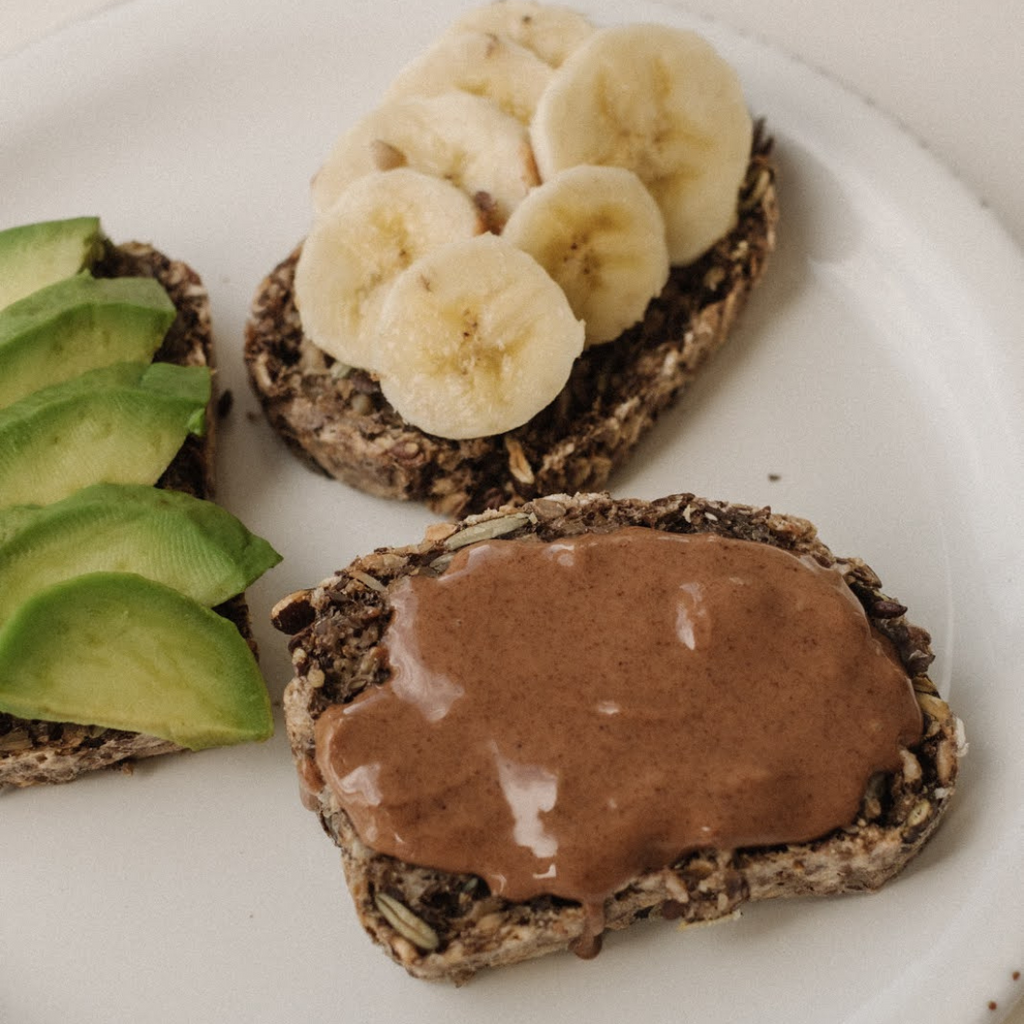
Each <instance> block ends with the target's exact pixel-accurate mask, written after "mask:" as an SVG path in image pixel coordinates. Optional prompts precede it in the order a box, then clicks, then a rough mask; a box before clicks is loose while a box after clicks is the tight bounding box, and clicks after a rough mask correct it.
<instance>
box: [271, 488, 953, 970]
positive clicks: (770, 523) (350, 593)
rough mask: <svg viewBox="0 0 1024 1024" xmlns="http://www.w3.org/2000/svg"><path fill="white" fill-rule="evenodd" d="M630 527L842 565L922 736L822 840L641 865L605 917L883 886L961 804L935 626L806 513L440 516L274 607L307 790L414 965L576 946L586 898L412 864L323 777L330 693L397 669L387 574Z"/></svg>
mask: <svg viewBox="0 0 1024 1024" xmlns="http://www.w3.org/2000/svg"><path fill="white" fill-rule="evenodd" d="M623 526H645V527H650V528H653V529H658V530H667V531H671V532H674V533H716V534H720V535H723V536H728V537H736V538H740V539H744V540H751V541H756V542H758V543H762V544H771V545H773V546H776V547H780V548H784V549H786V550H789V551H793V552H795V553H798V554H809V555H812V556H814V557H815V558H816V559H818V560H819V561H820V562H821V563H823V564H825V565H828V566H832V565H836V564H838V565H839V566H841V567H842V571H843V574H844V577H845V579H846V581H847V583H848V585H849V586H850V588H851V590H852V591H853V593H854V594H855V595H856V596H857V598H858V599H859V600H860V602H861V604H862V605H863V606H864V608H865V611H866V612H867V615H868V617H869V619H870V620H871V622H872V623H873V624H874V625H875V626H876V627H877V628H878V629H879V630H881V632H882V633H884V634H885V635H886V636H888V637H889V638H890V639H891V640H892V641H893V643H894V645H895V647H896V650H897V651H898V653H899V657H900V658H901V660H902V662H903V664H904V666H905V667H906V669H907V672H908V673H909V675H910V676H911V677H912V679H913V685H914V689H915V691H916V694H917V699H918V703H919V705H920V707H921V710H922V712H923V719H924V736H923V739H922V741H921V742H920V743H919V744H917V745H916V746H915V747H913V748H912V749H909V750H906V751H905V752H904V753H903V766H902V770H900V771H898V772H896V773H893V774H891V775H878V776H876V777H875V778H874V779H873V780H872V782H871V784H870V786H869V787H868V790H867V792H866V793H865V794H864V799H863V802H862V805H861V809H860V813H859V815H858V817H857V819H856V821H853V822H851V823H850V825H849V826H848V827H847V828H845V829H842V830H839V831H836V832H833V833H830V834H828V835H826V836H824V837H822V838H821V839H818V840H815V841H813V842H809V843H801V844H793V845H785V846H776V847H771V848H758V849H737V850H710V849H709V850H702V851H700V852H697V853H693V854H690V855H687V856H684V857H681V858H680V859H679V860H678V861H677V862H675V863H674V864H672V865H670V866H669V867H666V868H665V869H663V870H659V871H650V872H646V873H644V874H642V875H640V876H638V877H636V878H634V879H633V880H632V881H631V882H630V883H629V884H628V885H627V886H625V887H624V888H623V889H621V890H620V891H619V892H617V893H615V894H614V896H612V897H611V898H610V899H609V900H607V901H606V903H605V907H604V910H605V915H606V927H608V928H614V929H619V928H624V927H626V926H627V925H629V924H632V923H633V922H635V921H638V920H640V919H643V918H648V917H651V918H657V917H661V918H670V919H677V920H679V921H681V922H685V923H698V922H705V921H714V920H718V919H723V918H727V917H730V916H733V915H735V913H736V911H737V908H738V907H739V906H740V905H741V904H742V903H743V902H744V901H746V900H764V899H772V898H775V897H783V896H803V895H829V894H834V893H842V892H855V891H862V890H873V889H877V888H878V887H879V886H881V885H882V884H883V883H884V882H885V881H887V880H888V879H889V878H891V877H892V876H893V875H895V874H896V873H897V872H899V871H900V870H901V869H902V868H903V867H904V866H905V865H906V864H907V862H908V861H909V860H911V858H913V857H914V856H915V854H917V852H918V851H919V850H920V849H921V847H922V846H923V844H924V843H925V841H926V840H927V839H928V838H929V836H930V835H931V834H932V833H933V832H934V830H935V828H936V826H937V825H938V824H939V821H940V819H941V818H942V816H943V814H944V812H945V811H946V808H947V807H948V805H949V801H950V798H951V796H952V794H953V790H954V787H955V783H956V777H957V771H958V765H959V757H960V754H961V752H962V749H963V744H962V739H961V729H960V725H959V722H958V721H957V720H956V719H955V718H954V716H953V715H952V713H951V712H950V709H949V707H948V706H947V704H946V703H945V702H944V701H943V700H941V699H940V698H939V696H938V694H937V692H936V689H935V686H934V685H933V683H932V682H931V680H930V679H929V678H928V675H927V670H928V666H929V665H930V663H931V661H932V652H931V649H930V638H929V636H928V634H927V633H926V632H925V631H924V630H922V629H920V628H918V627H916V626H913V625H911V624H909V623H908V621H907V619H906V617H905V611H906V609H905V608H904V607H903V606H902V605H900V604H899V603H898V602H896V601H894V600H892V599H891V598H889V597H887V596H885V594H884V593H883V592H882V590H881V583H880V581H879V579H878V577H877V576H876V575H875V573H874V572H872V570H871V569H870V568H869V567H868V566H867V565H865V564H864V563H863V562H862V561H860V560H859V559H856V558H837V557H836V556H835V555H833V554H832V552H831V551H829V549H828V548H827V547H826V546H825V545H824V544H822V543H821V541H820V540H819V539H818V537H817V534H816V531H815V528H814V527H813V526H812V525H811V524H810V523H809V522H807V521H806V520H803V519H799V518H796V517H793V516H786V515H779V514H776V513H773V512H772V511H771V510H770V509H767V508H753V507H747V506H742V505H732V504H727V503H724V502H718V501H708V500H706V499H703V498H697V497H694V496H693V495H690V494H681V495H674V496H671V497H666V498H664V499H661V500H658V501H652V502H646V501H640V500H630V499H625V500H613V499H611V498H610V497H608V496H607V495H603V494H582V495H577V496H575V497H568V496H566V495H560V496H555V497H545V498H540V499H537V500H535V501H532V502H528V503H526V504H524V505H523V506H521V507H520V508H517V509H513V508H509V509H503V510H499V511H494V512H488V513H484V514H483V515H480V516H477V517H471V518H469V519H467V520H465V521H463V522H460V523H457V524H448V525H440V526H436V527H433V528H432V529H431V530H429V531H428V534H427V537H426V538H425V540H424V541H423V542H422V543H420V544H418V545H416V546H413V547H408V548H391V549H384V550H379V551H376V552H374V553H373V554H371V555H367V556H366V557H364V558H359V559H357V560H356V561H355V562H353V563H352V564H351V565H350V566H349V567H348V568H346V569H343V570H341V571H339V572H337V573H335V574H334V575H333V576H332V577H331V578H329V579H327V580H325V581H324V582H323V583H321V584H320V585H319V586H317V587H314V588H312V589H311V590H306V591H301V592H298V593H296V594H292V595H291V596H290V597H287V598H285V599H284V600H282V601H281V602H280V603H279V604H278V605H277V607H276V608H275V609H274V612H273V619H274V624H275V626H276V627H277V628H278V629H280V630H281V631H282V632H285V633H289V634H293V636H292V639H291V641H290V648H291V652H292V661H293V664H294V678H293V679H292V680H291V682H290V683H289V684H288V687H287V689H286V691H285V698H284V701H285V703H284V707H285V717H286V722H287V729H288V736H289V740H290V743H291V748H292V752H293V755H294V758H295V763H296V767H297V770H298V774H299V779H300V782H301V784H302V785H303V787H304V793H305V797H306V801H307V803H308V805H309V806H310V807H311V808H312V809H313V810H314V811H315V812H316V813H317V814H318V816H319V818H320V821H321V822H322V824H323V826H324V829H325V830H326V831H327V833H328V835H330V836H331V837H332V838H333V840H334V842H335V843H336V844H337V845H338V847H339V848H340V850H341V857H342V863H343V866H344V871H345V875H346V878H347V882H348V885H349V888H350V890H351V893H352V897H353V899H354V901H355V906H356V911H357V914H358V917H359V919H360V921H361V922H362V924H363V926H364V928H365V929H366V931H367V932H368V933H369V934H370V936H371V937H372V938H373V939H374V941H375V942H377V943H379V944H380V945H381V946H382V947H383V948H384V950H385V951H386V952H387V953H388V954H389V955H390V956H391V957H392V958H393V959H394V960H395V961H397V962H398V963H399V964H401V965H402V966H403V967H405V968H406V970H407V971H408V972H409V973H410V974H412V975H414V976H416V977H419V978H426V979H447V980H450V981H454V982H455V983H462V982H465V981H466V980H468V979H469V978H470V977H471V976H472V975H473V974H474V973H475V972H476V971H478V970H480V969H481V968H484V967H491V966H497V965H500V964H510V963H514V962H516V961H521V960H526V959H529V958H532V957H536V956H540V955H542V954H544V953H549V952H553V951H556V950H564V949H567V948H574V947H576V948H577V951H579V952H582V951H583V950H581V949H580V948H579V945H578V944H580V943H582V942H585V941H586V939H585V936H586V934H587V932H586V927H587V921H586V916H585V912H584V910H583V908H582V907H581V906H580V905H578V904H575V903H572V902H569V901H567V900H562V899H556V898H552V897H542V898H539V899H534V900H530V901H528V902H524V903H513V902H509V901H508V900H505V899H502V898H499V897H496V896H493V895H492V894H491V893H490V892H489V891H488V888H487V886H486V884H485V883H484V882H483V881H482V880H481V879H479V878H477V877H475V876H472V875H453V874H448V873H444V872H440V871H436V870H432V869H430V868H426V867H422V866H417V865H413V864H407V863H403V862H401V861H399V860H396V859H394V858H392V857H389V856H385V855H382V854H379V853H376V852H375V851H374V850H372V849H370V848H369V847H367V846H366V845H365V844H364V843H363V842H362V841H361V840H360V839H359V837H358V836H357V835H356V833H355V831H354V829H353V826H352V823H351V821H350V820H349V818H348V816H347V815H346V813H345V812H344V810H342V809H341V807H340V806H339V804H338V802H337V800H336V798H335V796H334V794H333V792H332V791H331V790H330V789H329V788H328V787H326V786H324V785H323V783H322V780H321V778H320V776H319V773H318V770H317V768H316V765H315V760H314V727H315V723H316V720H317V718H318V717H319V716H320V715H321V714H322V713H323V711H324V710H325V709H326V708H327V707H329V706H331V705H332V704H336V703H344V702H347V701H349V700H351V699H352V698H353V697H354V696H355V695H356V694H358V693H359V692H361V691H362V690H363V689H365V688H366V687H368V686H376V685H380V684H383V683H385V682H386V681H387V679H388V668H387V662H386V656H385V654H384V652H383V650H382V648H381V639H382V636H383V633H384V630H385V628H386V626H387V623H388V619H389V602H388V588H389V586H390V585H391V584H392V583H393V582H394V581H396V580H397V579H399V578H400V577H403V576H406V575H410V574H417V573H427V574H436V573H439V572H441V571H443V569H444V567H445V566H446V565H447V563H448V562H449V561H450V560H451V557H452V554H453V552H454V551H455V550H456V549H458V548H460V547H462V546H464V545H466V544H470V543H474V542H477V541H480V540H485V539H490V538H493V537H498V536H500V537H503V538H505V539H507V540H518V539H523V538H531V537H536V538H539V539H541V540H545V541H548V540H554V539H557V538H561V537H567V536H573V535H576V534H580V533H585V532H607V531H611V530H615V529H617V528H619V527H623Z"/></svg>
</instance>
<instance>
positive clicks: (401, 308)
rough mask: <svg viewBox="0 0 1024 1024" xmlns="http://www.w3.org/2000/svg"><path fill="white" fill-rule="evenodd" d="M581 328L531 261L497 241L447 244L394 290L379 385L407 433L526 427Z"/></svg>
mask: <svg viewBox="0 0 1024 1024" xmlns="http://www.w3.org/2000/svg"><path fill="white" fill-rule="evenodd" d="M582 349H583V324H582V323H580V321H578V320H577V319H576V317H575V316H574V315H573V312H572V310H571V309H570V308H569V302H568V300H567V299H566V297H565V293H564V292H563V291H562V289H561V288H559V287H558V285H557V284H555V282H554V281H552V279H551V278H550V276H549V275H548V274H547V273H546V272H545V271H544V269H543V268H542V267H541V266H540V264H538V263H537V261H536V260H534V259H533V257H531V256H529V255H527V254H526V253H525V252H523V251H522V250H521V249H517V248H516V247H515V246H514V245H512V244H511V243H510V242H508V241H506V240H504V239H503V238H501V237H500V236H497V235H491V234H485V235H479V236H478V237H476V238H472V239H469V240H466V241H462V242H453V243H452V244H451V245H446V246H444V247H443V248H440V249H437V250H435V251H434V252H432V253H429V254H428V255H426V256H424V257H423V258H422V259H420V260H418V261H417V262H416V263H415V264H413V266H411V267H410V268H409V269H408V270H406V271H405V272H404V273H403V274H402V275H401V276H400V277H398V279H397V280H396V281H395V282H394V284H393V285H392V287H391V290H390V291H389V292H388V296H387V299H386V300H385V302H384V307H383V309H382V310H381V317H380V364H381V373H380V378H381V380H380V383H381V389H382V391H383V392H384V397H385V398H387V400H388V401H389V402H390V403H391V404H392V405H393V406H394V408H395V409H396V410H397V411H398V413H399V414H400V415H401V416H402V417H403V418H404V419H405V420H407V421H408V422H409V423H412V424H414V425H415V426H417V427H419V428H420V429H421V430H424V431H426V432H427V433H430V434H436V435H438V436H441V437H448V438H454V439H462V438H471V437H486V436H489V435H491V434H500V433H502V432H503V431H506V430H512V429H513V428H515V427H518V426H520V425H521V424H523V423H525V422H526V421H527V420H528V419H531V418H532V417H533V416H534V415H536V414H537V413H538V412H540V411H541V409H543V408H544V406H546V405H547V404H548V403H549V402H550V401H551V400H552V399H553V398H554V397H555V396H556V395H557V394H558V393H559V391H561V390H562V388H563V387H564V386H565V383H566V381H567V380H568V379H569V372H570V370H571V369H572V364H573V361H574V360H575V359H576V357H577V356H578V355H579V354H580V352H581V351H582Z"/></svg>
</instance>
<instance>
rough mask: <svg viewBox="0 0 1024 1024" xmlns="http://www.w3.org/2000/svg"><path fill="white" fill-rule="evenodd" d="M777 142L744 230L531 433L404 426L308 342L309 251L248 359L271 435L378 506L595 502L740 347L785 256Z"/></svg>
mask: <svg viewBox="0 0 1024 1024" xmlns="http://www.w3.org/2000/svg"><path fill="white" fill-rule="evenodd" d="M775 175H776V171H775V165H774V162H773V160H772V140H771V139H770V138H769V137H768V136H767V135H766V133H765V132H764V129H763V126H762V125H760V124H759V125H758V126H757V130H756V132H755V137H754V142H753V148H752V152H751V159H750V164H749V167H748V171H747V176H746V180H745V182H744V184H743V186H742V189H741V192H740V197H739V215H738V220H737V224H736V226H735V228H734V230H733V231H732V232H731V233H730V234H729V235H727V236H726V237H725V238H723V239H722V240H721V241H720V242H719V243H718V244H717V245H716V246H715V247H714V248H713V249H712V250H711V251H710V252H708V253H707V254H706V255H705V256H703V257H702V258H701V259H699V260H698V261H697V262H696V263H694V264H692V265H691V266H687V267H677V268H674V269H673V271H672V275H671V277H670V279H669V282H668V284H667V285H666V287H665V290H664V291H663V293H662V294H661V296H660V297H659V298H658V299H656V300H654V301H653V302H652V303H651V305H650V307H649V309H648V312H647V315H646V317H645V319H644V320H643V322H642V323H640V324H639V325H637V326H636V327H633V328H631V329H630V330H628V331H626V332H625V334H623V335H622V337H620V338H618V339H617V340H616V341H614V342H611V343H609V344H606V345H598V346H594V347H592V348H589V349H587V350H586V351H585V352H584V353H583V355H582V356H581V358H580V359H579V360H577V363H576V366H575V368H574V370H573V372H572V375H571V377H570V379H569V382H568V383H567V385H566V386H565V388H564V389H563V390H562V392H561V394H560V395H559V396H558V397H557V398H556V399H555V400H554V402H552V403H551V404H550V405H549V406H548V407H547V408H546V409H544V410H543V411H542V412H540V413H538V414H537V415H536V416H535V417H534V418H533V419H532V420H530V421H529V422H528V423H526V424H525V425H524V426H522V427H520V428H518V429H516V430H512V431H509V432H508V433H505V434H498V435H495V436H492V437H484V438H475V439H472V440H466V441H452V440H446V439H444V438H440V437H435V436H433V435H430V434H426V433H424V432H423V431H421V430H419V429H417V428H416V427H413V426H411V425H410V424H409V423H407V422H406V421H404V420H403V419H402V418H401V417H400V416H399V415H398V414H397V413H396V412H395V410H394V409H393V408H392V407H391V406H390V405H389V404H388V402H387V401H386V400H385V398H384V396H383V395H382V394H381V390H380V387H379V385H378V383H377V381H376V380H375V379H374V378H373V377H372V376H371V375H369V374H367V373H365V372H363V371H361V370H357V369H351V368H349V367H346V366H343V365H341V364H339V363H337V362H335V361H334V360H333V359H332V358H331V357H330V356H328V355H326V354H325V353H324V352H322V351H321V350H320V349H318V348H317V347H316V346H315V345H313V344H312V342H310V341H309V339H308V338H306V336H305V335H304V334H303V330H302V322H301V319H300V317H299V313H298V310H297V309H296V306H295V296H294V293H293V280H294V274H295V265H296V261H297V260H298V256H299V252H300V250H301V246H299V247H298V248H296V249H295V250H294V251H293V252H292V253H291V254H290V255H289V256H288V257H287V258H286V259H285V260H284V261H282V262H281V263H280V264H279V265H278V266H277V267H276V268H275V269H274V270H273V271H272V272H271V273H270V275H269V276H268V277H266V278H265V279H264V280H263V281H262V282H261V283H260V285H259V287H258V289H257V291H256V295H255V297H254V300H253V303H252V309H251V312H250V317H249V320H248V323H247V326H246V340H245V359H246V364H247V366H248V370H249V376H250V378H251V382H252V386H253V389H254V390H255V393H256V395H257V396H258V398H259V400H260V402H261V404H262V406H263V409H264V412H265V413H266V416H267V418H268V420H269V422H270V424H271V426H272V427H273V428H274V429H275V430H276V431H277V432H278V434H279V435H280V436H281V437H282V438H283V440H284V441H285V443H286V444H287V445H288V447H289V448H290V449H291V450H292V451H293V452H294V453H295V454H296V455H297V456H298V457H299V458H300V459H301V460H302V461H303V462H305V463H306V464H307V465H308V466H310V467H311V468H313V469H315V470H317V471H319V472H321V473H324V474H326V475H328V476H332V477H335V478H337V479H338V480H341V481H343V482H345V483H347V484H351V485H352V486H354V487H358V488H360V489H361V490H364V491H367V492H369V493H371V494H375V495H379V496H382V497H386V498H398V499H406V500H413V501H423V502H425V503H426V504H427V505H428V506H429V507H430V508H432V509H433V510H434V511H436V512H439V513H440V514H442V515H446V516H452V517H458V516H463V515H467V514H470V513H473V512H479V511H482V510H483V509H486V508H496V507H498V506H501V505H505V504H510V503H515V502H522V501H525V500H528V499H530V498H534V497H537V496H539V495H542V494H549V493H558V492H561V491H568V492H573V491H577V490H597V489H601V488H603V487H604V486H605V485H606V483H607V481H608V479H609V477H610V475H611V473H612V471H613V470H614V469H615V468H616V467H618V466H619V465H621V464H622V463H623V462H624V461H625V460H626V459H627V458H628V457H629V455H630V453H631V452H632V451H633V449H634V448H635V447H636V445H637V443H638V441H639V440H640V439H641V438H642V437H643V436H644V435H645V434H646V433H647V432H648V431H649V430H650V429H651V427H652V426H653V424H654V422H655V420H656V419H657V417H658V415H659V413H660V412H662V410H664V409H666V408H667V407H668V406H669V405H671V404H672V403H673V402H674V401H675V400H676V398H677V397H678V396H679V395H680V393H681V392H682V391H683V389H684V388H686V387H687V386H688V385H689V384H690V382H691V381H692V380H693V379H694V377H695V376H696V375H697V373H698V372H699V371H700V369H701V367H702V366H703V365H704V364H705V362H706V361H707V359H708V357H709V356H711V354H712V353H713V352H715V350H717V349H718V348H719V347H720V346H721V345H722V344H723V343H724V342H725V340H726V338H727V337H728V336H729V333H730V331H731V330H732V328H733V326H734V324H735V322H736V318H737V316H738V315H739V313H740V311H741V310H742V309H743V307H744V305H745V304H746V301H747V298H748V296H749V294H750V292H751V290H752V289H753V288H754V287H755V286H756V285H757V283H758V282H759V281H760V279H761V276H762V274H763V272H764V269H765V265H766V262H767V260H768V257H769V255H770V254H771V252H772V251H773V250H774V248H775V230H776V223H777V220H778V204H777V197H776V187H775Z"/></svg>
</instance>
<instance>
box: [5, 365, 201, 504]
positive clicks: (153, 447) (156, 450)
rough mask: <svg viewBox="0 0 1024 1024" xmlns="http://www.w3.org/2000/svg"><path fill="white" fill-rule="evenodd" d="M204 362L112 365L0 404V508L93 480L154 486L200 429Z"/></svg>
mask: <svg viewBox="0 0 1024 1024" xmlns="http://www.w3.org/2000/svg"><path fill="white" fill-rule="evenodd" d="M210 389H211V383H210V371H209V369H208V368H207V367H205V366H175V365H172V364H170V363H153V364H143V363H116V364H114V365H113V366H107V367H103V368H101V369H98V370H90V371H89V372H87V373H84V374H81V375H80V376H78V377H74V378H72V379H71V380H69V381H64V382H63V383H61V384H54V385H52V386H51V387H47V388H42V389H41V390H39V391H35V392H33V393H32V394H31V395H28V396H27V397H25V398H23V399H20V400H19V401H17V402H14V403H13V404H12V405H9V406H7V408H5V409H0V508H5V507H7V506H9V505H45V504H48V503H50V502H54V501H60V500H61V499H62V498H66V497H68V496H69V495H71V494H72V493H74V492H75V491H77V490H79V489H81V488H83V487H88V486H89V485H90V484H94V483H138V484H152V483H155V482H156V481H157V480H158V479H159V477H160V474H161V473H162V472H163V471H164V469H166V467H167V465H168V464H169V463H170V461H171V459H173V458H174V456H175V454H176V453H177V451H178V449H179V448H180V447H181V445H182V443H183V441H184V440H185V438H186V437H187V436H188V435H189V434H190V433H191V434H202V433H203V431H204V429H205V415H206V406H207V403H208V402H209V399H210Z"/></svg>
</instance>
